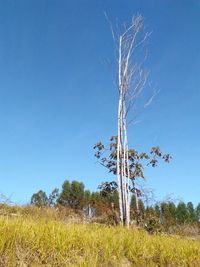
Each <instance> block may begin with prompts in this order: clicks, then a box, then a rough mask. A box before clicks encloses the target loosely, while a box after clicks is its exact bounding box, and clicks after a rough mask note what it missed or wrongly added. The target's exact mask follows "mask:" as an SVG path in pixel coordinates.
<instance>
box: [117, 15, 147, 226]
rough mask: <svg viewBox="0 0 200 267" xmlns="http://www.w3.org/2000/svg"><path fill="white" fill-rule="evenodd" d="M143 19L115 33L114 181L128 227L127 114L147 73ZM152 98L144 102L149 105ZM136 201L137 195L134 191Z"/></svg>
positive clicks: (136, 17) (124, 222) (145, 82)
mask: <svg viewBox="0 0 200 267" xmlns="http://www.w3.org/2000/svg"><path fill="white" fill-rule="evenodd" d="M143 22H144V21H143V17H142V16H141V15H136V16H134V17H133V18H132V20H131V23H130V25H128V26H126V25H124V28H123V31H122V33H120V34H119V35H116V34H114V31H112V32H113V36H114V38H115V41H117V47H118V48H117V50H118V86H117V87H118V91H119V102H118V134H117V182H118V192H119V209H120V220H121V223H122V224H123V225H126V226H127V227H128V226H129V224H130V190H129V188H130V186H129V182H130V170H129V155H128V151H129V149H128V137H127V115H128V113H129V111H130V109H131V108H135V104H136V100H137V99H138V97H139V96H140V95H141V93H142V91H143V90H144V88H145V87H146V84H147V79H148V73H147V72H146V71H145V69H144V68H143V64H144V62H145V59H146V54H145V53H144V44H145V41H146V39H147V38H148V36H149V33H145V31H144V23H143ZM151 100H152V98H151V99H149V101H148V102H147V103H146V105H149V104H150V102H151ZM134 193H135V196H136V199H137V192H136V190H135V192H134Z"/></svg>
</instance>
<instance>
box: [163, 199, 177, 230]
mask: <svg viewBox="0 0 200 267" xmlns="http://www.w3.org/2000/svg"><path fill="white" fill-rule="evenodd" d="M160 206H161V221H162V223H164V224H165V225H166V226H170V225H173V224H174V223H175V220H176V205H175V204H174V203H173V202H172V201H169V202H162V203H161V205H160Z"/></svg>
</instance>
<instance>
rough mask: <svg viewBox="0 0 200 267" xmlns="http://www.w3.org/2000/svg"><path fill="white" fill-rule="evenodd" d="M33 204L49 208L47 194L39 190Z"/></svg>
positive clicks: (32, 199)
mask: <svg viewBox="0 0 200 267" xmlns="http://www.w3.org/2000/svg"><path fill="white" fill-rule="evenodd" d="M31 204H33V205H36V206H38V207H42V206H47V205H48V204H49V200H48V197H47V195H46V193H45V192H44V191H42V190H39V191H38V192H37V193H35V194H33V195H32V197H31Z"/></svg>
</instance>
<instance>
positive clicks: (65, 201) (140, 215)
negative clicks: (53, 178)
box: [31, 180, 200, 227]
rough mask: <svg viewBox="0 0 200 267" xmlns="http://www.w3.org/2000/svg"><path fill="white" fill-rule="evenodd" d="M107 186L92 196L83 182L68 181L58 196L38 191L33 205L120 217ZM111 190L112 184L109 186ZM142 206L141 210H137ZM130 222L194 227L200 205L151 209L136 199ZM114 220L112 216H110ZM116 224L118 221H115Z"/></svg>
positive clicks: (114, 191)
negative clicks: (93, 211) (84, 209)
mask: <svg viewBox="0 0 200 267" xmlns="http://www.w3.org/2000/svg"><path fill="white" fill-rule="evenodd" d="M106 184H107V183H103V184H102V185H100V186H99V190H98V191H96V192H91V191H90V190H86V189H85V185H84V183H82V182H79V181H76V180H73V181H71V182H70V181H69V180H65V181H64V183H63V184H62V189H61V191H60V192H59V189H58V188H55V189H54V190H53V191H52V192H51V193H50V194H49V195H47V194H46V192H44V191H42V190H39V191H38V192H37V193H35V194H33V195H32V197H31V204H32V205H36V206H38V207H45V206H49V207H59V206H62V207H66V208H70V209H72V210H73V211H75V212H77V211H79V212H80V211H82V210H83V208H84V207H88V206H90V207H92V208H93V209H94V210H95V215H96V216H98V215H105V214H112V213H113V212H114V214H115V216H118V214H119V201H118V192H117V189H115V187H114V185H113V188H112V189H111V190H110V191H109V190H107V189H106V190H105V188H106ZM108 185H109V187H108V188H110V183H108ZM137 205H138V206H139V209H138V207H137ZM130 212H131V220H132V221H135V222H136V223H137V224H142V223H146V224H148V227H154V226H155V225H164V226H166V227H168V226H171V225H176V224H192V223H199V221H200V203H199V204H198V205H197V206H196V207H195V206H194V205H193V203H192V202H188V203H184V202H183V201H180V202H179V203H178V204H175V203H174V202H173V201H163V202H159V203H158V202H157V203H156V204H154V205H152V206H147V205H145V204H144V201H143V199H142V197H141V198H140V199H139V200H138V203H136V198H135V195H132V197H131V203H130ZM111 219H112V216H111ZM114 220H115V221H116V218H114Z"/></svg>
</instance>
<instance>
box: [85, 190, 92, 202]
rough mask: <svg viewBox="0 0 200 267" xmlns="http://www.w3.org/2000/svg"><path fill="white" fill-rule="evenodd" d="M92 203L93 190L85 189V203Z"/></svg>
mask: <svg viewBox="0 0 200 267" xmlns="http://www.w3.org/2000/svg"><path fill="white" fill-rule="evenodd" d="M89 204H91V192H90V191H89V190H85V191H84V205H89Z"/></svg>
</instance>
